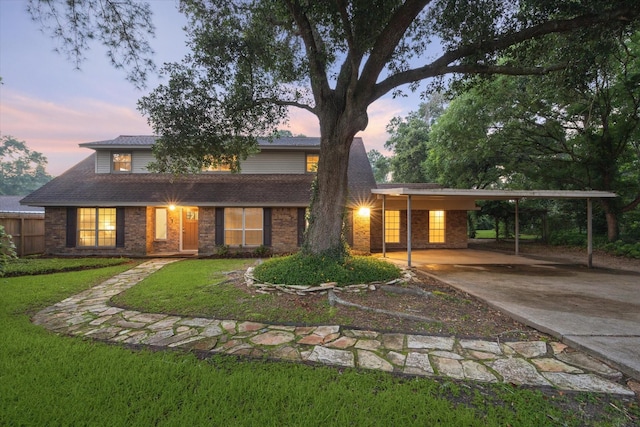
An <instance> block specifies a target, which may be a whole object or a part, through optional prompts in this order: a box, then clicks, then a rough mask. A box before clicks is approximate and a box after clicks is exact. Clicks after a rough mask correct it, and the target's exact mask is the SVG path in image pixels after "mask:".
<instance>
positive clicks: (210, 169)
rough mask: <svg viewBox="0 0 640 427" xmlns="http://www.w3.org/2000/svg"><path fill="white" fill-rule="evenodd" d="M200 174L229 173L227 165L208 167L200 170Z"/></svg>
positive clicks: (229, 167)
mask: <svg viewBox="0 0 640 427" xmlns="http://www.w3.org/2000/svg"><path fill="white" fill-rule="evenodd" d="M202 172H231V166H229V165H209V166H205V167H203V168H202Z"/></svg>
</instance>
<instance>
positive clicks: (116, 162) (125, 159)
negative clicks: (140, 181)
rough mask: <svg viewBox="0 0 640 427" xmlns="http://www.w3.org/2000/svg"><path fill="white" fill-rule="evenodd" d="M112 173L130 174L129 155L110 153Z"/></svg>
mask: <svg viewBox="0 0 640 427" xmlns="http://www.w3.org/2000/svg"><path fill="white" fill-rule="evenodd" d="M111 164H112V169H111V170H112V171H113V172H131V153H111Z"/></svg>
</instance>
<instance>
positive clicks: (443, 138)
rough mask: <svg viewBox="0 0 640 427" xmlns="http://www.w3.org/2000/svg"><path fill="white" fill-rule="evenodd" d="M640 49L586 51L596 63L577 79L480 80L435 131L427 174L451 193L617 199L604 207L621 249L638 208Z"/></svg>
mask: <svg viewBox="0 0 640 427" xmlns="http://www.w3.org/2000/svg"><path fill="white" fill-rule="evenodd" d="M639 42H640V37H639V35H638V34H633V35H631V36H629V37H628V38H625V39H623V40H621V41H620V42H619V43H618V44H617V45H615V46H613V47H612V48H609V49H608V53H607V54H603V53H602V51H601V50H599V49H597V48H595V47H594V46H593V45H587V46H586V47H585V48H587V49H589V48H590V49H591V52H597V54H595V55H593V54H592V57H590V58H588V61H587V63H588V66H585V67H584V68H583V69H582V70H572V72H571V74H568V73H558V74H554V75H550V76H546V77H544V78H541V79H536V80H535V81H534V80H532V79H531V78H530V77H518V78H514V77H507V76H502V77H498V78H496V79H492V80H487V79H484V80H482V81H481V82H480V83H478V84H476V85H474V86H472V87H471V88H470V89H468V90H467V91H465V92H464V93H463V94H461V95H460V96H458V97H456V99H454V100H453V101H452V103H451V106H450V108H449V109H448V110H447V112H446V113H445V114H444V115H443V116H442V117H441V119H440V121H439V122H438V123H436V125H435V126H434V129H433V132H432V135H431V146H430V156H429V159H428V161H427V163H426V167H427V168H428V169H429V170H431V171H433V172H434V173H435V174H436V175H437V176H438V179H439V181H440V182H441V183H444V184H446V185H454V186H456V185H457V186H462V187H464V186H466V185H468V184H470V183H475V185H478V186H492V187H497V188H500V187H508V188H549V189H580V190H583V189H597V190H605V191H614V192H616V193H618V194H619V195H620V196H621V197H620V198H618V199H615V200H602V201H601V202H600V203H601V205H602V208H603V210H604V213H605V216H606V220H607V229H608V230H607V231H608V237H609V239H610V240H615V239H616V238H617V235H618V216H619V214H620V213H622V212H629V211H631V210H633V209H635V208H636V207H637V206H638V204H639V203H640V167H639V166H640V150H638V148H639V146H640V145H639V144H640V59H639V58H640V43H639ZM607 43H611V41H607ZM577 74H582V77H581V78H576V75H577Z"/></svg>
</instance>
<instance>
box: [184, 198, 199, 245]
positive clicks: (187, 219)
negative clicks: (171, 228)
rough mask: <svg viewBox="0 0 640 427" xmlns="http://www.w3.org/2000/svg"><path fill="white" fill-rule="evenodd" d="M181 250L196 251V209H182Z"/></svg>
mask: <svg viewBox="0 0 640 427" xmlns="http://www.w3.org/2000/svg"><path fill="white" fill-rule="evenodd" d="M182 250H183V251H192V250H198V208H182Z"/></svg>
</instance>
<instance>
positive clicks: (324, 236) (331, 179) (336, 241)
mask: <svg viewBox="0 0 640 427" xmlns="http://www.w3.org/2000/svg"><path fill="white" fill-rule="evenodd" d="M352 140H353V138H352V137H350V138H348V139H344V137H343V138H338V137H337V136H333V137H324V136H323V137H322V139H321V146H320V160H319V163H318V172H317V173H318V175H317V178H316V183H315V187H314V189H313V195H312V200H311V211H310V218H309V229H308V230H307V234H306V239H305V246H304V251H305V252H306V253H307V254H310V255H329V256H332V257H333V256H335V257H341V256H342V255H343V252H344V243H343V223H344V214H345V209H346V203H347V196H348V177H347V170H348V167H349V150H350V148H351V141H352Z"/></svg>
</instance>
